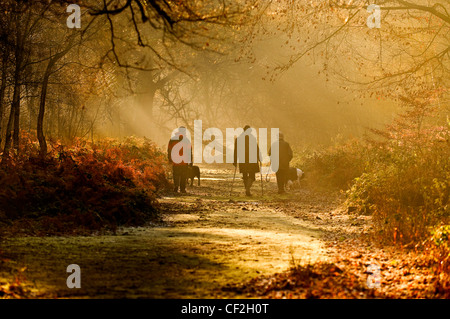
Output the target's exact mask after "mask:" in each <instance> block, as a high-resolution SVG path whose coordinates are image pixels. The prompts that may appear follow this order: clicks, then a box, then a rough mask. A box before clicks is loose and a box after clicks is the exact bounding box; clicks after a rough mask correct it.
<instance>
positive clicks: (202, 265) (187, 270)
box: [0, 168, 338, 298]
mask: <svg viewBox="0 0 450 319" xmlns="http://www.w3.org/2000/svg"><path fill="white" fill-rule="evenodd" d="M230 172H231V170H223V171H219V170H208V169H205V168H203V169H202V185H201V186H200V187H197V186H194V187H189V188H188V191H189V194H188V195H185V196H174V195H172V196H166V197H163V198H162V199H161V203H162V207H163V211H164V213H163V221H164V223H163V224H162V225H157V226H154V225H153V226H151V227H150V226H148V227H138V228H124V229H120V231H118V232H117V233H116V234H115V235H109V236H87V237H51V238H42V237H21V238H11V239H3V240H2V241H1V246H0V249H1V250H2V251H3V253H4V256H6V258H4V259H3V260H0V285H1V284H4V283H5V282H6V281H7V280H11V278H13V277H17V278H18V279H19V280H22V281H23V282H24V283H25V284H26V286H27V288H29V289H31V291H32V295H34V296H38V297H81V298H83V297H90V298H92V297H99V298H123V297H126V298H135V297H141V298H221V297H226V298H230V297H231V298H233V297H239V296H237V295H234V294H232V293H230V292H224V291H222V290H221V287H223V286H225V285H226V284H230V283H234V284H235V283H239V282H244V281H247V280H249V279H251V278H253V277H255V276H258V275H261V274H273V273H275V272H281V271H284V270H286V269H288V268H289V267H290V266H292V264H293V263H294V264H299V263H308V262H315V261H318V260H326V259H327V258H329V257H330V256H331V255H332V254H333V252H332V251H330V250H327V246H326V245H325V242H324V241H323V238H324V236H329V235H330V234H332V233H334V230H333V229H331V228H327V227H326V225H327V223H326V221H325V222H324V219H323V218H320V217H318V216H319V215H317V216H316V217H312V216H313V215H311V214H310V213H311V212H313V213H316V214H320V216H324V215H326V216H331V215H330V214H332V209H333V207H334V205H336V201H333V200H332V199H326V198H325V199H324V198H323V197H321V198H320V200H322V201H323V200H325V204H323V203H322V202H320V200H318V201H316V202H315V204H314V205H311V203H310V201H311V198H309V199H307V200H306V199H305V200H303V201H299V202H300V203H304V204H305V206H304V207H299V206H296V207H290V206H289V205H286V201H290V200H298V199H299V197H301V196H302V195H304V193H302V191H301V190H298V191H293V192H291V194H288V195H283V196H278V195H274V194H275V193H276V186H275V182H274V179H273V178H272V180H271V181H270V182H268V183H265V184H264V187H265V193H266V194H265V196H264V197H263V196H261V194H260V191H261V189H260V184H259V182H260V181H257V183H255V184H254V186H253V192H254V196H253V197H252V198H250V200H249V198H246V197H243V196H242V195H243V187H242V181H241V180H239V179H236V181H235V184H234V186H235V187H234V189H235V191H234V194H233V197H232V199H230V197H229V196H228V195H229V191H230V189H229V187H230V185H231V184H230V183H231V179H232V175H231V173H230ZM302 214H303V215H302ZM336 236H338V235H336ZM70 264H78V265H79V266H80V267H81V274H82V288H81V289H68V288H67V286H66V279H67V276H68V275H69V274H68V273H67V272H66V267H67V266H68V265H70Z"/></svg>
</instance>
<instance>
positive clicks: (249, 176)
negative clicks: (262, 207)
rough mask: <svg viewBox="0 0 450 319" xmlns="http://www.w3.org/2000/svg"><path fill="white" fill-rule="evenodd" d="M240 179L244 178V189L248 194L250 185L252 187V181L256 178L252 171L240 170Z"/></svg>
mask: <svg viewBox="0 0 450 319" xmlns="http://www.w3.org/2000/svg"><path fill="white" fill-rule="evenodd" d="M242 179H243V180H244V186H245V191H246V193H247V195H248V194H250V187H252V184H253V182H254V181H255V180H256V178H255V173H253V172H242Z"/></svg>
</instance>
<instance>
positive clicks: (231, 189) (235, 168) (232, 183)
mask: <svg viewBox="0 0 450 319" xmlns="http://www.w3.org/2000/svg"><path fill="white" fill-rule="evenodd" d="M236 171H237V163H236V166H235V167H234V176H233V181H232V182H231V188H230V197H231V192H232V191H233V185H234V179H235V178H236Z"/></svg>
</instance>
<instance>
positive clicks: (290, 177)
mask: <svg viewBox="0 0 450 319" xmlns="http://www.w3.org/2000/svg"><path fill="white" fill-rule="evenodd" d="M304 175H305V173H304V172H303V171H302V170H301V169H299V168H295V167H290V168H289V172H288V174H287V178H286V184H285V185H284V186H285V187H286V186H288V185H289V186H292V184H298V183H296V182H299V181H300V180H301V179H302V178H303V177H304Z"/></svg>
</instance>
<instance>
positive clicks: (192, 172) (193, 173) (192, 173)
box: [186, 165, 200, 186]
mask: <svg viewBox="0 0 450 319" xmlns="http://www.w3.org/2000/svg"><path fill="white" fill-rule="evenodd" d="M195 177H197V179H198V186H200V168H199V167H198V166H195V165H193V166H188V173H187V178H186V182H187V184H189V179H190V180H191V186H192V185H193V184H194V178H195Z"/></svg>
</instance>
